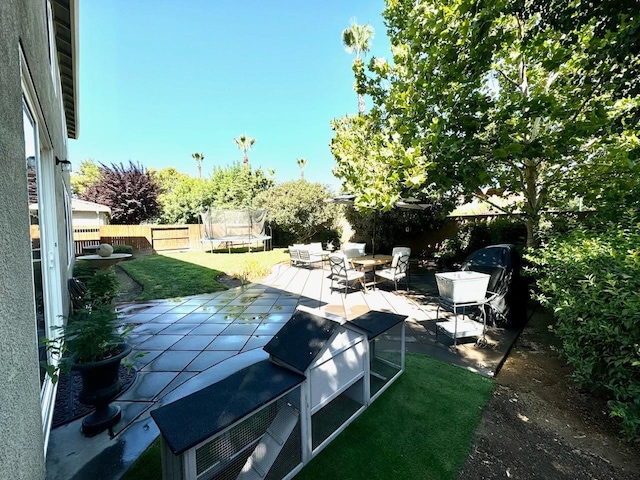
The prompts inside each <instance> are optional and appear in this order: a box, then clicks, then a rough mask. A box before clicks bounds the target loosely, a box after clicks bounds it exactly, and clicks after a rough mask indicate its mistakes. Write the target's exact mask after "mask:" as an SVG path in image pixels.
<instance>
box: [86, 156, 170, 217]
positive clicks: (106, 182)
mask: <svg viewBox="0 0 640 480" xmlns="http://www.w3.org/2000/svg"><path fill="white" fill-rule="evenodd" d="M99 169H100V178H99V180H98V181H97V182H96V183H94V184H92V185H90V186H89V187H88V188H87V189H86V190H85V192H84V193H83V194H82V195H81V196H80V198H81V199H83V200H88V201H90V202H96V203H101V204H103V205H107V206H109V207H111V223H113V224H118V225H138V224H140V223H143V222H146V221H149V220H155V219H156V218H157V216H158V214H159V212H160V208H159V204H158V195H159V193H160V186H159V185H158V183H157V182H156V180H155V178H154V177H153V175H152V174H151V173H149V172H148V171H147V170H145V168H144V167H143V166H142V165H140V164H139V163H133V162H131V161H130V162H129V165H128V166H125V165H124V164H123V163H120V164H115V163H114V164H112V165H111V166H110V167H109V166H106V165H104V164H100V166H99Z"/></svg>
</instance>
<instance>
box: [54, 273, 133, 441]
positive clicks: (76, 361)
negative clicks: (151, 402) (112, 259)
mask: <svg viewBox="0 0 640 480" xmlns="http://www.w3.org/2000/svg"><path fill="white" fill-rule="evenodd" d="M111 280H112V279H111V277H110V276H109V275H105V274H104V273H103V272H101V273H100V274H97V275H95V276H94V277H91V279H89V280H87V288H86V291H85V299H86V303H85V306H84V307H83V308H80V309H78V310H76V311H74V312H73V313H72V314H71V315H69V317H68V318H67V322H66V325H64V326H63V327H61V331H62V333H61V334H60V335H59V336H58V337H57V338H55V339H52V340H51V339H45V346H46V348H47V349H48V350H49V351H50V352H51V353H53V354H54V356H56V357H57V358H59V362H58V365H57V366H54V365H45V369H46V371H47V373H48V374H49V376H50V377H51V379H52V381H53V382H54V383H55V382H57V380H58V378H59V372H60V371H61V370H62V371H64V372H68V371H70V370H75V371H77V372H78V373H79V374H80V376H81V378H82V390H81V392H80V397H79V399H80V401H81V402H82V403H84V404H86V405H91V406H94V407H95V408H96V410H95V412H93V413H92V414H90V415H88V416H86V417H85V418H84V420H83V422H82V431H83V433H84V434H86V435H95V434H97V433H99V432H101V431H103V430H105V429H107V428H111V427H113V425H115V424H116V423H117V422H118V421H119V420H120V417H121V412H120V407H117V406H114V405H110V402H111V401H112V400H113V399H114V398H115V396H116V395H117V394H118V393H119V392H120V390H121V387H122V385H121V382H120V379H119V375H118V372H119V368H120V363H121V361H122V359H123V358H125V357H126V356H127V355H129V353H131V345H129V344H127V343H126V342H125V338H126V336H127V335H128V334H129V332H130V331H131V330H132V328H133V327H132V326H129V327H127V328H123V327H122V325H121V324H120V322H119V321H118V316H117V313H116V312H115V308H114V305H113V298H114V297H115V293H114V289H117V282H113V281H111Z"/></svg>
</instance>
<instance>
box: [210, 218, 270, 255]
mask: <svg viewBox="0 0 640 480" xmlns="http://www.w3.org/2000/svg"><path fill="white" fill-rule="evenodd" d="M200 218H201V219H202V224H203V226H204V234H205V236H204V238H203V239H202V240H200V242H201V243H202V244H203V245H208V246H209V250H210V251H213V249H215V248H219V247H220V246H221V245H223V244H224V246H225V247H226V248H228V249H229V253H231V248H233V247H234V246H244V245H248V246H249V251H251V246H252V245H254V244H256V245H258V244H260V243H262V249H263V250H265V251H266V250H267V245H269V247H270V241H271V235H266V234H265V220H266V218H267V211H266V210H212V209H211V208H208V209H207V210H206V211H205V212H203V213H201V214H200Z"/></svg>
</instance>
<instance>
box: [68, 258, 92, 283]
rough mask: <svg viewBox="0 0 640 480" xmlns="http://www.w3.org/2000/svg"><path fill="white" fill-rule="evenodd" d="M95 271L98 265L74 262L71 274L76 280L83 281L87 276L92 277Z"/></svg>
mask: <svg viewBox="0 0 640 480" xmlns="http://www.w3.org/2000/svg"><path fill="white" fill-rule="evenodd" d="M97 271H98V267H96V266H95V265H94V264H93V263H91V262H86V261H85V262H76V264H75V266H74V267H73V276H74V277H76V278H77V279H78V280H81V281H82V282H85V281H86V280H87V279H88V278H91V277H93V275H94V274H95V273H96V272H97Z"/></svg>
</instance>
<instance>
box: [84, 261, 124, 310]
mask: <svg viewBox="0 0 640 480" xmlns="http://www.w3.org/2000/svg"><path fill="white" fill-rule="evenodd" d="M84 285H85V287H87V293H86V295H85V298H86V299H87V300H88V301H89V302H90V304H91V305H92V307H94V308H96V307H103V306H104V307H106V306H108V305H111V303H112V302H113V300H114V299H115V298H116V295H118V291H119V290H120V282H119V281H118V278H117V277H116V274H115V273H114V271H113V269H111V268H109V269H106V270H97V271H96V272H95V273H94V274H93V275H92V276H90V277H88V278H86V279H85V280H84Z"/></svg>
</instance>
